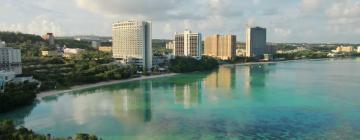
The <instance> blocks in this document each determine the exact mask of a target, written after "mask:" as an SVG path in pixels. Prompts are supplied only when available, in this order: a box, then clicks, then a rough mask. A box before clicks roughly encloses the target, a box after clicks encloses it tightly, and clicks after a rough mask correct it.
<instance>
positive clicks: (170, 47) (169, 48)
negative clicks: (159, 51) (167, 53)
mask: <svg viewBox="0 0 360 140" xmlns="http://www.w3.org/2000/svg"><path fill="white" fill-rule="evenodd" d="M165 47H166V49H168V50H174V47H175V45H174V41H170V42H168V43H166V46H165Z"/></svg>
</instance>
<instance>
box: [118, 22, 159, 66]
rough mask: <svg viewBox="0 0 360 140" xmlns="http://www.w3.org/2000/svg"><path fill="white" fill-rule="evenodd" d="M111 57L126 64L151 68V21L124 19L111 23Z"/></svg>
mask: <svg viewBox="0 0 360 140" xmlns="http://www.w3.org/2000/svg"><path fill="white" fill-rule="evenodd" d="M112 32H113V35H112V39H113V47H112V52H113V57H114V58H115V59H118V60H120V61H121V62H123V63H126V64H134V65H137V66H140V67H142V68H146V69H147V70H150V69H151V68H152V23H151V22H148V21H137V20H134V21H124V22H117V23H114V24H113V29H112Z"/></svg>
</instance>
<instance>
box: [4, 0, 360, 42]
mask: <svg viewBox="0 0 360 140" xmlns="http://www.w3.org/2000/svg"><path fill="white" fill-rule="evenodd" d="M125 20H151V21H152V23H153V38H157V39H171V38H173V36H174V33H175V32H182V31H184V30H185V29H189V30H191V31H193V32H200V33H202V34H203V35H204V36H206V35H211V34H234V35H237V40H239V41H244V40H245V32H244V31H245V27H247V26H261V27H265V28H267V37H268V41H269V42H279V43H280V42H301V43H302V42H309V43H321V42H324V43H360V26H359V25H360V0H0V30H2V31H20V32H24V33H30V34H39V35H41V34H44V33H46V32H53V33H54V34H55V35H56V36H72V35H101V36H111V26H112V23H114V22H117V21H125Z"/></svg>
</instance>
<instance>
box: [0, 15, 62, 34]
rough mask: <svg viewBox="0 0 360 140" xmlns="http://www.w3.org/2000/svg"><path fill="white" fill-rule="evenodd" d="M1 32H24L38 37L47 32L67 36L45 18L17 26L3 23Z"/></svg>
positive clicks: (39, 17)
mask: <svg viewBox="0 0 360 140" xmlns="http://www.w3.org/2000/svg"><path fill="white" fill-rule="evenodd" d="M0 30H2V31H16V32H24V33H29V34H38V35H41V34H44V33H47V32H52V33H54V34H56V35H60V36H61V35H64V34H65V33H64V31H63V30H62V28H61V26H60V25H59V24H57V23H56V22H54V21H51V20H49V19H48V18H46V17H44V16H38V17H35V18H34V19H32V20H31V21H30V22H29V23H16V24H6V23H1V24H0Z"/></svg>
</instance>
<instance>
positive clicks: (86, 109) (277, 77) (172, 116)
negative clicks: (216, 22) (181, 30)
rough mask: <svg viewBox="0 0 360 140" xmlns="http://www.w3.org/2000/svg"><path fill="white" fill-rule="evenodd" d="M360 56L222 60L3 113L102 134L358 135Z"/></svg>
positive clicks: (43, 129) (44, 127)
mask: <svg viewBox="0 0 360 140" xmlns="http://www.w3.org/2000/svg"><path fill="white" fill-rule="evenodd" d="M359 71H360V59H342V60H341V59H340V60H320V61H314V60H312V61H311V60H304V61H294V62H284V63H276V64H261V65H249V66H224V67H220V68H219V69H218V70H216V71H213V72H205V73H191V74H181V75H177V76H174V77H167V78H159V79H152V80H144V81H136V82H129V83H122V84H117V85H111V86H104V87H101V88H94V89H87V90H83V91H77V92H74V93H64V94H62V95H58V96H52V97H46V98H43V99H42V100H41V101H40V102H39V103H37V104H36V105H33V106H29V107H25V108H22V109H19V110H17V111H14V112H11V113H7V114H1V115H0V118H3V119H4V118H6V119H9V118H11V119H14V120H16V121H17V123H18V124H20V125H23V126H25V127H27V128H30V129H33V130H34V131H35V132H38V133H42V134H47V133H51V134H53V135H55V136H72V135H73V134H75V133H78V132H84V133H93V134H96V135H98V136H100V137H101V138H103V139H106V140H107V139H110V140H111V139H114V140H118V139H154V140H158V139H290V138H294V139H357V138H359V137H360V123H359V122H360V92H359V88H360V72H359Z"/></svg>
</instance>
